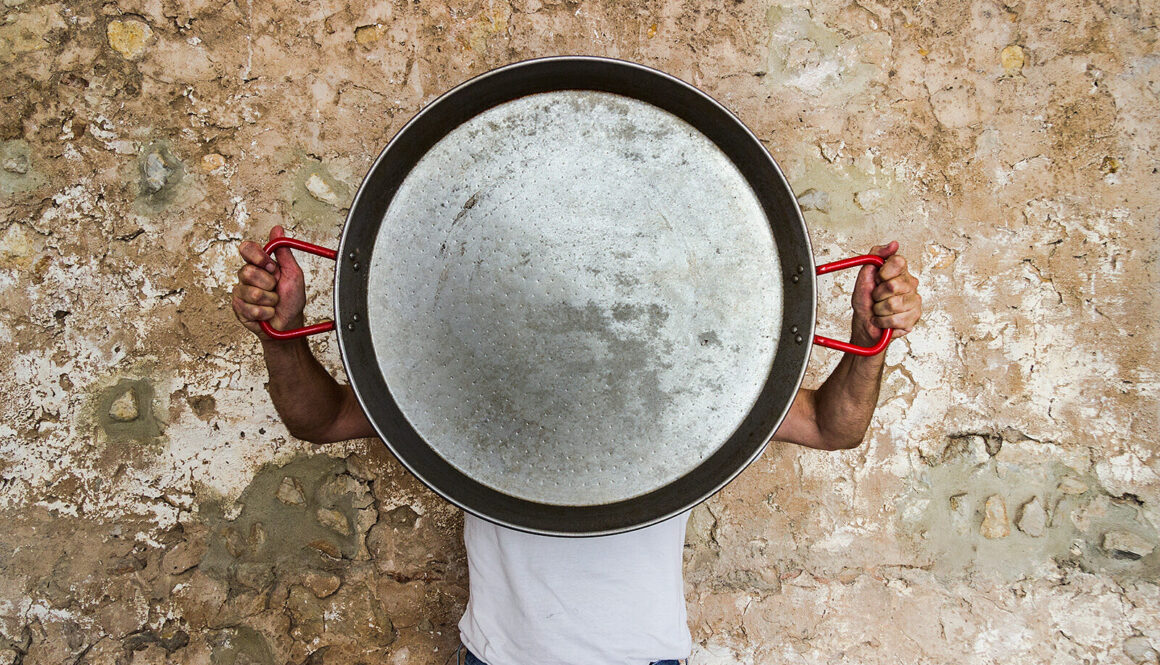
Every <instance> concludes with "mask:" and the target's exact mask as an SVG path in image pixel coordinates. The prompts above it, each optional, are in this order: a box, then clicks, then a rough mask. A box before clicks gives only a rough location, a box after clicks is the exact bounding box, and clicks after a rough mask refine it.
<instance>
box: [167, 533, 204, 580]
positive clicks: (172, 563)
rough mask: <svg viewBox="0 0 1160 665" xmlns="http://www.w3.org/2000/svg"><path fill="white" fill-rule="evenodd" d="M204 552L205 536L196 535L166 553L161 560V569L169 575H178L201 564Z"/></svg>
mask: <svg viewBox="0 0 1160 665" xmlns="http://www.w3.org/2000/svg"><path fill="white" fill-rule="evenodd" d="M205 550H206V545H205V536H204V535H203V534H200V533H199V534H196V535H194V536H192V537H190V538H188V539H186V540H183V541H181V542H180V543H178V544H177V546H176V547H174V548H173V549H171V550H169V551H168V552H166V553H165V556H164V557H162V559H161V569H162V570H163V571H164V572H166V573H168V574H169V575H180V574H181V573H184V572H185V571H187V570H189V569H191V568H193V567H194V566H196V565H197V564H199V563H201V557H203V556H205Z"/></svg>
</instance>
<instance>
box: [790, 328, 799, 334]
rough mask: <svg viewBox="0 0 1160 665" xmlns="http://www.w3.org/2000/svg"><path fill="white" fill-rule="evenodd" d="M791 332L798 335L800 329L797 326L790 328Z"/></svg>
mask: <svg viewBox="0 0 1160 665" xmlns="http://www.w3.org/2000/svg"><path fill="white" fill-rule="evenodd" d="M789 331H790V332H791V333H793V334H795V335H796V334H797V331H798V327H797V326H790V327H789Z"/></svg>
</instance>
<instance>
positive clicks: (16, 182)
mask: <svg viewBox="0 0 1160 665" xmlns="http://www.w3.org/2000/svg"><path fill="white" fill-rule="evenodd" d="M0 41H2V40H0ZM32 160H33V155H32V146H31V145H30V144H29V143H28V141H25V140H24V139H10V140H7V141H0V194H15V193H16V192H25V191H28V190H30V189H35V188H37V187H39V186H41V185H43V184H44V182H45V180H44V176H43V175H42V174H41V173H40V172H38V171H37V170H36V169H35V168H33V161H32Z"/></svg>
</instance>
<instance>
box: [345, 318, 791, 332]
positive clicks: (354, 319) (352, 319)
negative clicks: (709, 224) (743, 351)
mask: <svg viewBox="0 0 1160 665" xmlns="http://www.w3.org/2000/svg"><path fill="white" fill-rule="evenodd" d="M350 320H351V321H354V322H355V323H358V314H351V315H350ZM794 332H797V329H794Z"/></svg>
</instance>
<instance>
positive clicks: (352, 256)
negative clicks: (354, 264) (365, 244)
mask: <svg viewBox="0 0 1160 665" xmlns="http://www.w3.org/2000/svg"><path fill="white" fill-rule="evenodd" d="M346 256H347V258H349V259H350V260H351V261H354V260H355V259H356V258H358V252H357V251H355V250H353V249H352V250H350V254H347V255H346Z"/></svg>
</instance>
